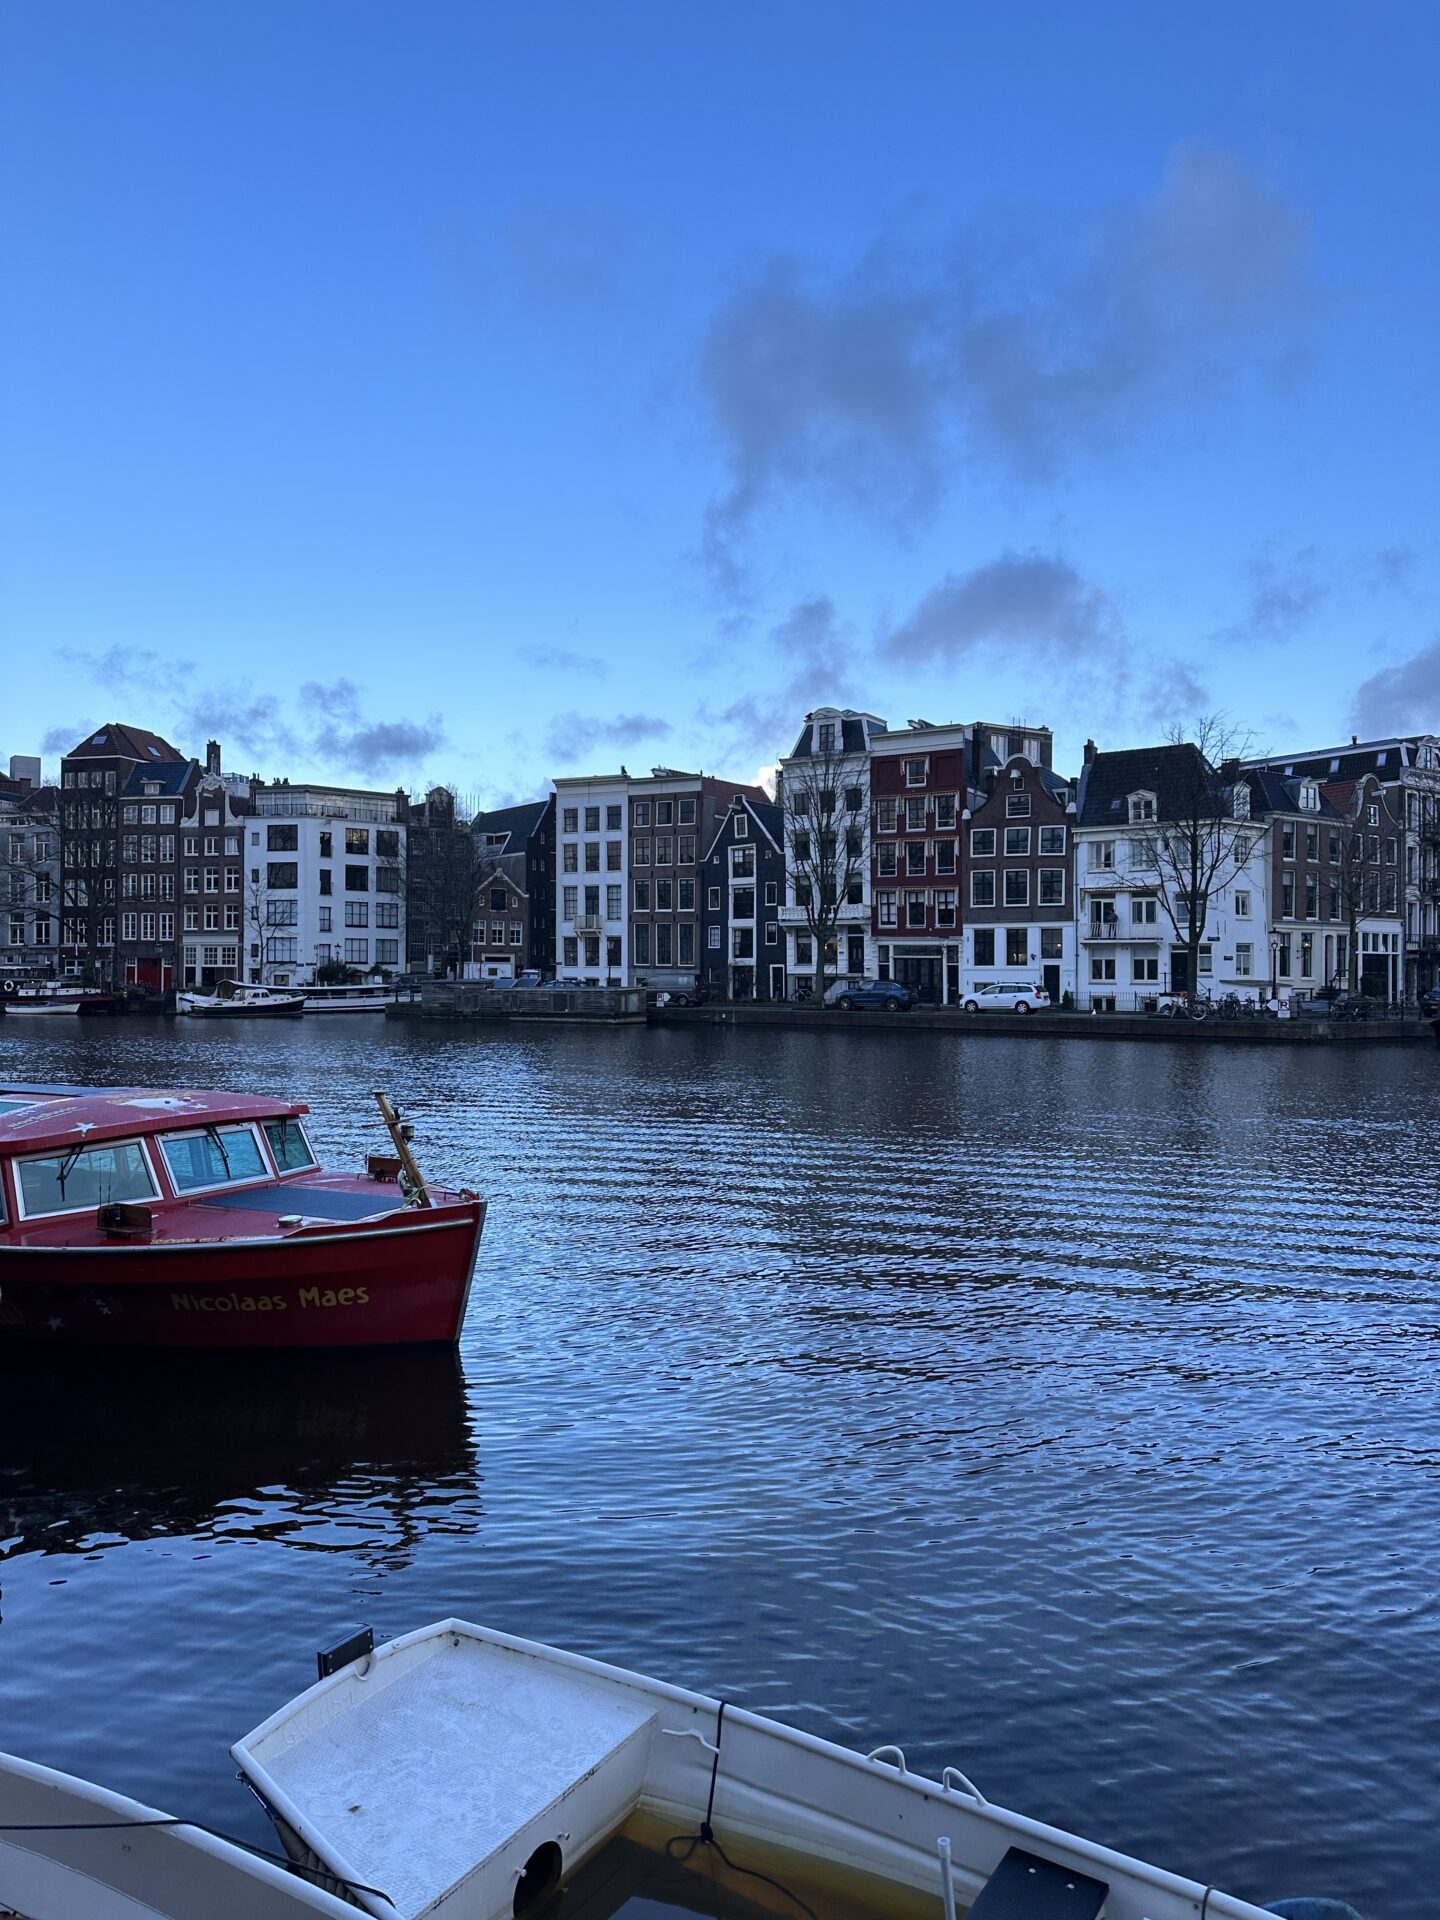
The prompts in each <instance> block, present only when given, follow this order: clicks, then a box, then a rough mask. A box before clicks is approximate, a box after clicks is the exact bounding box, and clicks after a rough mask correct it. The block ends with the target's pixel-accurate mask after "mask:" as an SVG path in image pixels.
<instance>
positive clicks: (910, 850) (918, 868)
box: [905, 840, 926, 879]
mask: <svg viewBox="0 0 1440 1920" xmlns="http://www.w3.org/2000/svg"><path fill="white" fill-rule="evenodd" d="M925 852H926V848H925V842H924V841H923V840H907V841H906V843H905V871H906V873H907V874H908V875H909V876H910V877H911V878H912V879H920V878H923V877H924V873H925Z"/></svg>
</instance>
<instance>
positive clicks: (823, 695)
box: [696, 593, 870, 761]
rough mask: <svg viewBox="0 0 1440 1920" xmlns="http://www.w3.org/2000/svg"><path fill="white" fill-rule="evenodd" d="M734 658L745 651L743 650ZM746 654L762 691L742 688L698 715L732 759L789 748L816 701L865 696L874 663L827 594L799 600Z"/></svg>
mask: <svg viewBox="0 0 1440 1920" xmlns="http://www.w3.org/2000/svg"><path fill="white" fill-rule="evenodd" d="M732 648H734V649H738V643H732ZM735 657H737V658H739V657H742V656H741V655H740V654H739V653H738V651H736V653H735ZM743 657H744V658H745V661H746V666H745V677H746V679H747V680H750V681H752V682H754V681H758V682H760V683H761V685H762V688H763V690H761V691H754V690H752V691H750V692H746V693H743V694H741V695H740V696H739V697H738V698H737V699H735V700H732V701H730V702H729V703H728V704H727V705H726V706H724V707H721V708H719V709H717V708H715V707H713V706H711V705H709V704H704V705H702V706H701V707H700V709H699V711H698V713H697V714H696V723H697V725H698V726H699V727H700V728H701V729H702V730H703V731H705V732H706V733H708V734H709V735H711V736H712V738H713V739H714V741H715V743H716V751H717V754H718V755H719V757H720V758H721V759H723V760H725V761H730V760H732V759H739V758H742V757H745V756H748V755H749V754H751V753H767V754H773V753H776V752H783V751H786V750H788V748H789V746H790V742H791V740H792V738H793V737H794V735H795V733H796V732H797V731H798V729H799V725H800V722H801V720H802V719H803V718H804V716H805V714H806V713H807V712H808V711H809V710H810V709H811V708H812V707H815V706H819V705H820V704H821V703H822V702H826V703H833V704H840V705H847V704H850V705H853V704H855V703H856V702H857V701H860V700H861V699H862V694H861V691H860V686H861V679H862V676H863V675H864V673H865V672H866V671H867V669H868V667H869V664H870V663H869V659H868V654H867V652H866V650H865V649H863V648H862V647H861V646H860V644H859V643H858V641H857V639H856V636H855V633H854V631H853V629H851V628H850V627H849V626H848V625H847V624H846V623H845V622H844V621H842V620H841V618H840V616H839V614H838V612H837V611H836V608H835V603H834V602H833V601H832V600H831V599H830V597H829V595H828V594H823V593H816V594H810V595H808V596H807V597H806V598H804V599H801V600H797V601H796V602H795V604H794V606H793V607H792V608H791V609H790V611H789V613H787V614H786V615H785V617H784V619H783V620H780V621H778V622H777V623H776V624H775V625H774V626H773V627H771V628H770V630H769V632H768V634H767V635H766V637H765V640H764V643H763V645H762V646H761V647H760V648H758V649H751V650H749V651H748V653H747V654H746V655H745V656H743ZM777 672H778V678H776V677H775V676H776V674H777Z"/></svg>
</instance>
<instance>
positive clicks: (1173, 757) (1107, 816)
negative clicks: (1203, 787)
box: [1076, 741, 1220, 827]
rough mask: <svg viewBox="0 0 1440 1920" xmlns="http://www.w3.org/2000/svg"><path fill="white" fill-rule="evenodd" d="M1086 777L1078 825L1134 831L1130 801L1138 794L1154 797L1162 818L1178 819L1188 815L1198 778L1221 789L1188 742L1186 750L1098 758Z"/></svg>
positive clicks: (1148, 750) (1172, 748)
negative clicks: (1134, 794)
mask: <svg viewBox="0 0 1440 1920" xmlns="http://www.w3.org/2000/svg"><path fill="white" fill-rule="evenodd" d="M1085 774H1086V777H1085V780H1084V783H1083V786H1082V791H1081V799H1080V812H1079V817H1078V819H1077V820H1076V825H1077V826H1081V827H1123V826H1128V825H1129V814H1128V811H1127V809H1126V806H1125V802H1126V800H1127V799H1128V797H1129V796H1130V795H1131V794H1132V793H1153V794H1154V796H1155V813H1156V817H1157V818H1158V819H1161V820H1174V819H1176V818H1179V817H1182V816H1183V815H1184V813H1185V812H1186V811H1187V810H1188V808H1189V805H1190V796H1191V794H1193V792H1194V789H1195V783H1196V780H1197V779H1200V780H1204V781H1206V782H1207V783H1210V784H1212V785H1213V786H1214V787H1215V788H1216V789H1217V791H1218V788H1219V784H1220V780H1219V775H1218V774H1217V773H1216V772H1215V770H1214V768H1213V767H1212V766H1211V765H1210V763H1209V761H1208V760H1206V758H1205V756H1204V755H1203V754H1202V753H1201V751H1200V749H1199V748H1198V747H1196V746H1192V745H1191V744H1190V743H1189V742H1188V741H1187V742H1186V743H1185V744H1184V745H1181V746H1164V747H1132V748H1129V749H1127V750H1125V751H1124V752H1120V753H1097V754H1096V756H1095V758H1094V759H1093V760H1092V761H1091V762H1090V765H1089V766H1088V767H1087V768H1086V770H1085Z"/></svg>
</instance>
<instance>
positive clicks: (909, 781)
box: [905, 759, 928, 787]
mask: <svg viewBox="0 0 1440 1920" xmlns="http://www.w3.org/2000/svg"><path fill="white" fill-rule="evenodd" d="M927 765H928V762H927V761H925V760H924V759H919V760H907V761H906V762H905V784H906V786H907V787H923V786H924V784H925V770H926V767H927Z"/></svg>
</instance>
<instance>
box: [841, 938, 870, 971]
mask: <svg viewBox="0 0 1440 1920" xmlns="http://www.w3.org/2000/svg"><path fill="white" fill-rule="evenodd" d="M845 944H846V948H847V953H846V971H847V972H848V973H852V974H854V975H855V976H856V977H857V978H860V979H863V978H864V975H865V936H864V934H863V933H852V934H850V935H849V937H848V938H847V940H846V943H845Z"/></svg>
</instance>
